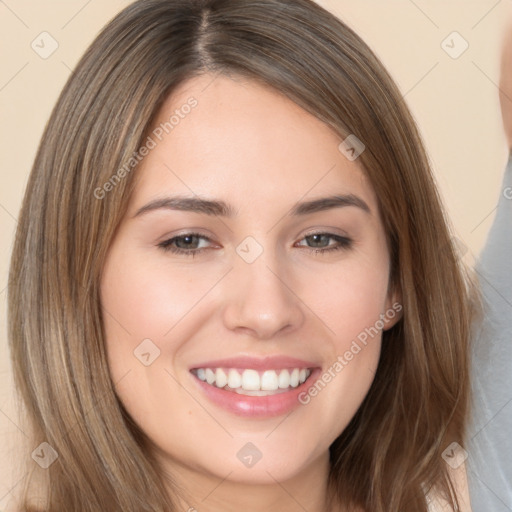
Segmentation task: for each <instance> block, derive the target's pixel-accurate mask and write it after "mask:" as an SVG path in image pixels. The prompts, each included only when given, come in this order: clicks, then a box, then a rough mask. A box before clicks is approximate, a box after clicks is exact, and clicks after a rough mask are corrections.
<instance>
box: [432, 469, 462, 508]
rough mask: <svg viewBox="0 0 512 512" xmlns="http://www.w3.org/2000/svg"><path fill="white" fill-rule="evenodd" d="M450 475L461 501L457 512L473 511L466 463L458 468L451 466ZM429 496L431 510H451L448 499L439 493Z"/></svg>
mask: <svg viewBox="0 0 512 512" xmlns="http://www.w3.org/2000/svg"><path fill="white" fill-rule="evenodd" d="M449 475H450V478H451V479H452V482H453V485H454V487H455V492H456V493H457V499H458V501H459V507H460V508H459V510H458V511H457V512H472V509H471V502H470V499H469V488H468V479H467V473H466V464H462V465H461V466H459V467H458V468H457V469H453V468H450V467H449ZM428 498H429V512H449V511H450V512H451V509H450V508H449V507H448V504H447V503H446V501H445V500H444V499H443V498H441V497H440V496H439V495H437V494H435V493H432V494H430V495H429V496H428Z"/></svg>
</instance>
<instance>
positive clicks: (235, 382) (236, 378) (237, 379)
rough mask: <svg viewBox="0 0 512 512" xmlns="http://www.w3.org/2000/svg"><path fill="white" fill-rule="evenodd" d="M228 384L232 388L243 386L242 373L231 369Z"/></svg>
mask: <svg viewBox="0 0 512 512" xmlns="http://www.w3.org/2000/svg"><path fill="white" fill-rule="evenodd" d="M228 386H229V387H230V388H232V389H236V388H241V387H242V377H241V375H240V374H239V373H238V372H237V371H236V370H235V369H233V368H231V370H229V373H228Z"/></svg>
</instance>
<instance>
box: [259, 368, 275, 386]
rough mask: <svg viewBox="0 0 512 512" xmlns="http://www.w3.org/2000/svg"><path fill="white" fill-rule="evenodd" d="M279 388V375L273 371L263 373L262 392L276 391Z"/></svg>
mask: <svg viewBox="0 0 512 512" xmlns="http://www.w3.org/2000/svg"><path fill="white" fill-rule="evenodd" d="M278 387H279V378H278V376H277V373H276V372H275V371H273V370H267V371H266V372H263V375H262V376H261V389H262V391H275V390H276V389H277V388H278Z"/></svg>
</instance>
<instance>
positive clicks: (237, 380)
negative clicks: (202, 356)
mask: <svg viewBox="0 0 512 512" xmlns="http://www.w3.org/2000/svg"><path fill="white" fill-rule="evenodd" d="M311 372H312V369H310V368H283V369H280V370H265V371H258V370H254V369H250V368H247V369H244V370H242V369H236V368H194V369H193V370H191V373H192V374H193V375H195V376H196V377H197V378H198V379H199V380H200V381H203V382H205V383H206V384H209V385H210V386H212V387H214V388H219V389H223V390H225V391H231V392H233V393H238V394H240V395H246V396H269V395H276V394H279V393H286V392H288V391H291V390H293V389H294V388H296V387H298V386H300V385H301V384H303V383H304V382H306V380H307V379H308V378H309V376H310V375H311Z"/></svg>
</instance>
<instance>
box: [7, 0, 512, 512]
mask: <svg viewBox="0 0 512 512" xmlns="http://www.w3.org/2000/svg"><path fill="white" fill-rule="evenodd" d="M128 3H129V2H128V1H127V0H101V1H100V0H89V1H87V0H66V1H64V0H61V1H56V0H53V1H45V2H39V1H35V0H31V1H29V0H5V1H2V0H0V38H1V39H0V48H2V54H1V59H2V65H1V67H0V105H1V123H0V127H1V130H2V131H1V136H0V156H1V166H0V239H1V244H0V511H3V510H5V509H7V508H8V503H9V502H10V501H11V500H12V496H13V493H14V492H15V491H16V490H17V489H18V488H19V487H20V485H19V483H20V481H21V479H23V476H24V473H22V472H20V471H21V470H20V469H19V464H21V463H23V462H24V461H26V460H27V459H28V458H29V457H30V451H31V450H22V449H20V448H19V447H16V445H15V443H14V440H16V439H18V438H19V439H23V438H24V435H23V433H22V430H21V428H20V427H19V425H20V422H19V420H18V415H17V413H16V408H15V399H14V392H13V388H12V385H11V372H10V368H9V359H8V351H7V341H6V325H5V324H6V290H5V287H6V284H7V271H8V264H9V258H10V251H11V247H12V240H13V234H14V230H15V227H16V218H17V215H18V211H19V208H20V204H21V199H22V194H23V191H24V187H25V184H26V181H27V177H28V173H29V171H30V167H31V164H32V160H33V158H34V155H35V151H36V148H37V144H38V141H39V138H40V136H41V133H42V130H43V127H44V125H45V123H46V120H47V119H48V116H49V114H50V111H51V109H52V107H53V105H54V103H55V101H56V99H57V95H58V94H59V92H60V90H61V88H62V86H63V85H64V82H65V81H66V79H67V78H68V76H69V74H70V73H71V70H72V69H73V67H74V66H75V64H76V62H77V61H78V59H79V57H80V56H81V55H82V53H83V52H84V50H85V48H86V46H87V45H88V44H89V43H90V42H91V41H92V40H93V38H94V37H95V35H96V34H97V33H98V31H99V30H100V28H101V27H102V26H103V25H104V24H105V22H106V21H107V20H109V19H110V18H111V17H112V16H114V15H115V14H116V13H117V12H118V11H120V10H121V9H122V8H123V7H124V6H125V5H127V4H128ZM319 3H320V4H321V5H324V6H325V7H327V8H329V9H330V10H332V11H333V12H335V13H336V14H338V15H339V16H340V17H341V18H342V19H343V20H345V21H346V22H347V23H348V24H349V25H350V26H351V27H353V28H354V29H355V30H356V32H358V33H359V34H360V35H361V36H362V37H363V38H364V39H365V40H366V41H367V42H368V43H369V44H370V46H371V47H372V48H373V49H374V51H375V52H376V53H377V55H378V56H379V57H380V58H381V59H382V61H383V62H384V64H385V65H386V66H387V67H388V69H389V71H390V72H391V74H392V76H393V77H394V78H395V80H396V81H397V83H398V85H399V87H400V88H401V90H402V92H403V94H404V96H405V98H406V101H407V103H408V104H409V106H410V107H411V109H412V111H413V114H414V116H415V118H416V120H417V122H418V124H419V126H420V130H421V132H422V134H423V136H424V138H425V141H426V144H427V148H428V151H429V154H430V157H431V160H432V164H433V168H434V170H435V173H436V177H437V180H438V182H439V186H440V189H441V193H442V196H443V199H444V201H445V204H446V206H447V209H448V212H449V215H450V217H451V219H452V221H453V224H454V227H455V229H456V234H457V237H458V238H459V239H460V240H461V241H462V242H463V243H464V244H465V245H466V246H467V248H468V252H467V253H466V256H465V259H466V261H467V262H468V263H472V262H473V261H474V258H475V257H476V256H477V255H478V252H479V251H480V249H481V247H482V245H483V243H484V241H485V237H486V235H487V232H488V230H489V227H490V225H491V222H492V220H493V218H494V209H495V207H496V203H497V199H498V196H499V194H500V193H501V191H500V184H501V178H502V174H503V168H504V165H505V162H506V157H507V150H506V145H505V137H504V134H503V132H502V128H501V118H500V111H499V101H498V87H497V84H498V79H499V49H500V44H501V37H502V33H503V30H504V23H505V22H506V21H507V20H510V18H511V14H512V1H511V0H489V1H487V0H458V1H453V0H414V1H413V0H393V1H391V0H390V1H386V0H319ZM43 31H47V32H49V33H50V34H51V36H52V37H53V38H54V39H55V40H56V41H57V42H58V45H59V46H58V49H57V50H56V51H55V53H53V54H52V55H51V56H50V57H49V58H47V59H42V58H41V57H40V56H39V55H38V54H36V52H35V51H34V50H32V48H31V43H32V41H33V40H35V39H36V38H37V37H38V36H39V34H41V32H43ZM453 31H457V32H458V33H459V34H460V35H461V36H462V37H463V38H464V39H465V40H466V41H467V43H468V44H469V47H468V49H467V50H466V51H465V52H464V53H463V54H462V55H461V56H460V57H458V58H457V59H454V58H452V57H450V56H449V55H448V54H447V53H446V52H445V50H444V49H443V47H442V46H441V45H442V41H443V40H445V38H446V37H447V36H448V35H449V34H451V33H452V32H453ZM452 39H453V37H452V38H449V39H448V40H447V44H449V45H451V46H453V49H452V50H451V51H455V50H457V49H459V48H460V45H459V43H458V42H457V40H456V39H454V40H453V41H454V42H453V43H452ZM33 448H35V447H33ZM28 460H30V459H28Z"/></svg>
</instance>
